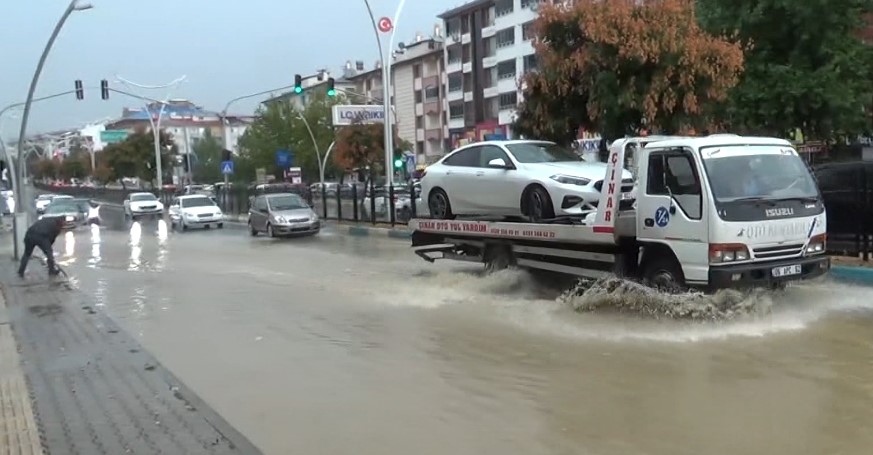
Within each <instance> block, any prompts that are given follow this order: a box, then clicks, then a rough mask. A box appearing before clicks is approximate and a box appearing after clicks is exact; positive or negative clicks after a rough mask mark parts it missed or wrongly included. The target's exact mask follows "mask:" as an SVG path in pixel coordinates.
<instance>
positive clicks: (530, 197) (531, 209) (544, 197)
mask: <svg viewBox="0 0 873 455" xmlns="http://www.w3.org/2000/svg"><path fill="white" fill-rule="evenodd" d="M522 213H524V214H525V215H527V216H528V218H529V219H530V221H531V222H534V223H537V222H540V221H543V220H549V219H552V218H554V217H555V207H554V206H552V198H551V196H549V192H548V191H546V189H545V188H543V187H541V186H533V187H531V188H530V189H529V190H527V193H526V194H525V202H524V206H523V207H522Z"/></svg>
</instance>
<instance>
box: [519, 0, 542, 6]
mask: <svg viewBox="0 0 873 455" xmlns="http://www.w3.org/2000/svg"><path fill="white" fill-rule="evenodd" d="M539 3H540V0H521V7H522V8H530V7H532V6H537V5H539Z"/></svg>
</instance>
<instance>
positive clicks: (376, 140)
mask: <svg viewBox="0 0 873 455" xmlns="http://www.w3.org/2000/svg"><path fill="white" fill-rule="evenodd" d="M384 128H385V127H384V124H383V123H372V124H353V125H350V126H346V127H343V128H342V129H340V130H339V131H338V132H337V136H336V145H334V151H333V161H334V163H335V164H336V165H337V166H338V167H339V168H340V169H343V170H345V171H350V170H355V169H369V170H370V173H369V176H370V178H372V177H373V176H375V175H379V174H381V172H383V171H384V169H385V131H384ZM410 147H411V145H410V144H409V142H407V141H404V140H403V139H400V138H399V137H398V136H397V130H396V128H394V150H395V153H399V152H402V151H404V150H408V149H409V148H410Z"/></svg>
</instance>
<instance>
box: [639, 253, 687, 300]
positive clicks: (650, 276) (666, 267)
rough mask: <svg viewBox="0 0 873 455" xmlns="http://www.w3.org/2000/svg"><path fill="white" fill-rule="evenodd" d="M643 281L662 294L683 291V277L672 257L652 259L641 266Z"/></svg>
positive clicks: (679, 267) (680, 268)
mask: <svg viewBox="0 0 873 455" xmlns="http://www.w3.org/2000/svg"><path fill="white" fill-rule="evenodd" d="M643 281H644V283H645V284H646V285H647V286H649V287H651V288H654V289H657V290H659V291H662V292H670V293H679V292H682V291H684V290H685V275H684V274H683V273H682V267H681V266H680V265H679V263H678V262H676V260H675V259H673V257H672V255H667V256H666V257H665V256H661V257H657V258H653V259H651V260H649V261H646V264H645V265H644V266H643Z"/></svg>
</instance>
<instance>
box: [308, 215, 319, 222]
mask: <svg viewBox="0 0 873 455" xmlns="http://www.w3.org/2000/svg"><path fill="white" fill-rule="evenodd" d="M309 221H318V215H316V214H315V213H310V214H309Z"/></svg>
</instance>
